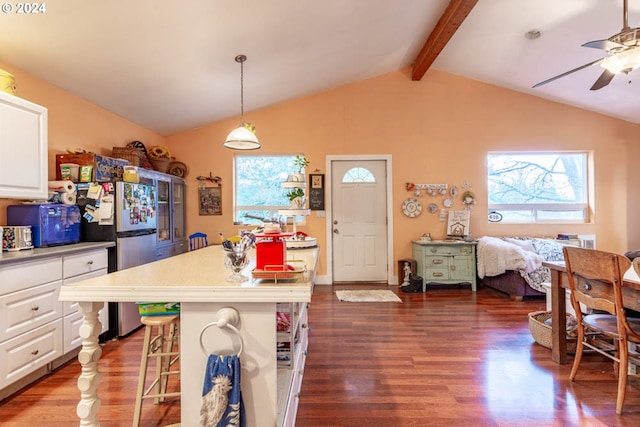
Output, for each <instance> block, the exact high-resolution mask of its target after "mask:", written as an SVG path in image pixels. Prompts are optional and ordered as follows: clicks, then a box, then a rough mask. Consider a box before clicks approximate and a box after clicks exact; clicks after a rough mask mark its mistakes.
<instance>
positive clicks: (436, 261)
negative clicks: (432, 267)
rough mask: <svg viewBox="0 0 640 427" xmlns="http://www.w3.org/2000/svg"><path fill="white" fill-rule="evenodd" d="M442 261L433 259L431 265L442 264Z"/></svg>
mask: <svg viewBox="0 0 640 427" xmlns="http://www.w3.org/2000/svg"><path fill="white" fill-rule="evenodd" d="M443 262H444V261H443V260H441V259H434V260H433V264H442V263H443Z"/></svg>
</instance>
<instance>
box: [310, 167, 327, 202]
mask: <svg viewBox="0 0 640 427" xmlns="http://www.w3.org/2000/svg"><path fill="white" fill-rule="evenodd" d="M309 209H310V210H312V211H323V210H324V174H321V173H312V174H309Z"/></svg>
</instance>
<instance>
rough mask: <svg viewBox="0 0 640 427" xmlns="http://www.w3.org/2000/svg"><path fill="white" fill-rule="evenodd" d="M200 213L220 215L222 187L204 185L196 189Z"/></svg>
mask: <svg viewBox="0 0 640 427" xmlns="http://www.w3.org/2000/svg"><path fill="white" fill-rule="evenodd" d="M198 200H199V203H198V205H199V207H200V208H199V213H200V215H222V188H221V187H204V188H200V189H198Z"/></svg>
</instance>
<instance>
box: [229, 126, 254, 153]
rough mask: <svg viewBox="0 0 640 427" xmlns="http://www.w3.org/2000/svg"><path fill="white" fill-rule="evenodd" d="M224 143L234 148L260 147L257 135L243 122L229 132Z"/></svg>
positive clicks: (252, 148)
mask: <svg viewBox="0 0 640 427" xmlns="http://www.w3.org/2000/svg"><path fill="white" fill-rule="evenodd" d="M222 145H224V146H225V147H227V148H232V149H234V150H256V149H258V148H260V143H259V142H258V138H257V137H256V135H255V134H254V133H253V132H251V131H250V130H249V129H247V128H246V127H244V126H243V125H242V124H241V125H240V126H238V127H237V128H235V129H234V130H232V131H231V132H230V133H229V135H228V136H227V140H226V141H225V143H224V144H222Z"/></svg>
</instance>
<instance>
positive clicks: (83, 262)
mask: <svg viewBox="0 0 640 427" xmlns="http://www.w3.org/2000/svg"><path fill="white" fill-rule="evenodd" d="M62 263H63V266H62V271H63V277H64V278H65V279H67V278H69V277H74V276H79V275H81V274H86V273H91V272H92V271H96V270H101V269H106V268H107V264H108V257H107V251H106V250H104V249H100V250H97V251H91V252H83V253H80V254H76V255H68V256H65V257H64V258H63V259H62ZM65 283H67V282H66V281H65Z"/></svg>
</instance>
